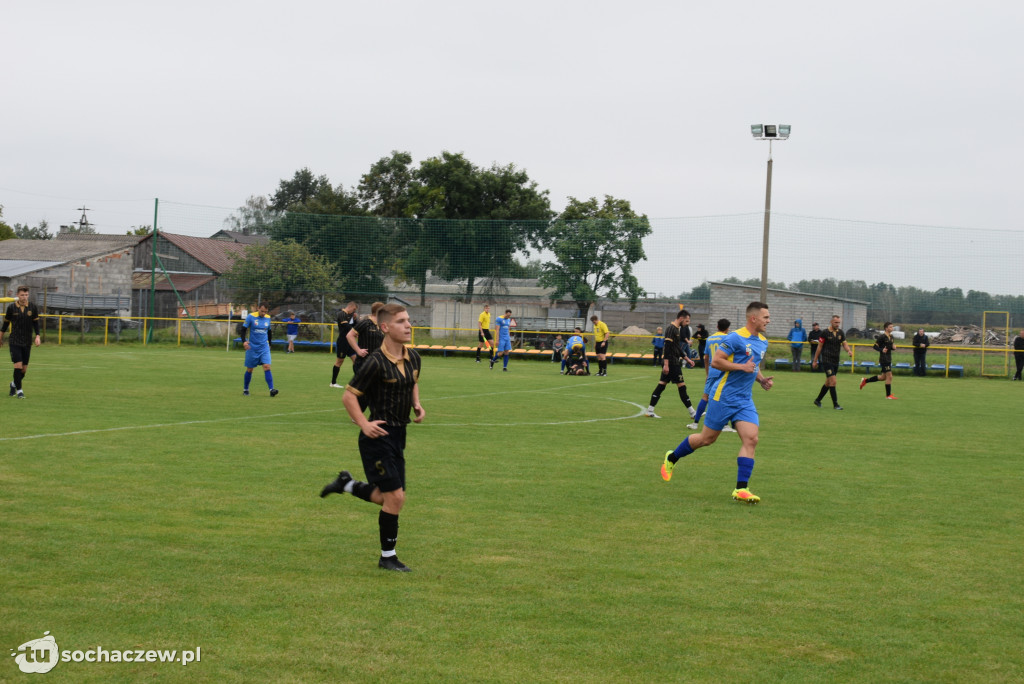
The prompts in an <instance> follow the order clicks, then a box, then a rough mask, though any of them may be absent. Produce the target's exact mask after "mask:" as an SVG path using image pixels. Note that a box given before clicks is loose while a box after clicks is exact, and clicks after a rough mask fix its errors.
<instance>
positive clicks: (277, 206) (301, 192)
mask: <svg viewBox="0 0 1024 684" xmlns="http://www.w3.org/2000/svg"><path fill="white" fill-rule="evenodd" d="M325 187H327V188H330V187H331V182H330V181H329V180H328V179H327V176H324V175H320V176H314V175H313V172H312V171H310V170H309V167H303V168H301V169H299V170H298V171H296V172H295V175H294V176H292V178H291V179H290V180H282V181H281V182H280V183H279V184H278V186H277V191H275V192H274V194H273V195H270V197H269V198H268V199H269V201H270V208H271V209H273V210H274V211H286V210H288V209H291V208H292V206H293V205H296V204H305V203H307V202H309V200H311V199H312V198H313V197H315V196H316V195H317V194H318V193H319V192H320V191H321V190H323V189H324V188H325Z"/></svg>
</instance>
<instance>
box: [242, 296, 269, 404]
mask: <svg viewBox="0 0 1024 684" xmlns="http://www.w3.org/2000/svg"><path fill="white" fill-rule="evenodd" d="M271 320H272V319H271V318H270V314H268V313H267V304H266V302H261V303H260V305H259V307H258V310H257V312H256V313H254V314H253V313H250V314H249V315H248V316H246V317H245V323H243V324H242V346H243V347H245V376H244V381H243V384H242V394H243V395H244V396H249V383H250V382H251V381H252V371H253V369H255V368H256V366H260V365H262V366H263V378H264V379H265V380H266V381H267V387H269V388H270V396H272V397H276V396H277V390H276V389H274V376H273V374H272V373H271V372H270V340H271V333H270V322H271ZM246 333H248V334H249V339H248V340H247V339H245V335H246Z"/></svg>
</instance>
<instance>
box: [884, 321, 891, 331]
mask: <svg viewBox="0 0 1024 684" xmlns="http://www.w3.org/2000/svg"><path fill="white" fill-rule="evenodd" d="M890 325H892V321H886V322H885V323H883V324H882V330H885V329H886V328H888V327H889V326H890Z"/></svg>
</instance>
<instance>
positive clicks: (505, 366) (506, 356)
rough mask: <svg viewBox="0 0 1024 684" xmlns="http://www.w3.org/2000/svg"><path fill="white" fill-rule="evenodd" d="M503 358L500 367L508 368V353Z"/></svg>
mask: <svg viewBox="0 0 1024 684" xmlns="http://www.w3.org/2000/svg"><path fill="white" fill-rule="evenodd" d="M503 358H504V359H505V361H504V365H503V366H502V368H508V354H506V355H505V356H504V357H503Z"/></svg>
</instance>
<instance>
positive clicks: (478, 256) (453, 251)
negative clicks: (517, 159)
mask: <svg viewBox="0 0 1024 684" xmlns="http://www.w3.org/2000/svg"><path fill="white" fill-rule="evenodd" d="M409 208H410V210H411V212H412V213H413V215H415V216H416V217H418V218H420V219H422V220H423V226H424V229H423V230H422V231H421V233H420V235H419V236H418V247H419V249H418V251H417V254H418V258H419V259H420V260H421V263H432V264H433V267H434V268H436V269H437V272H438V274H439V275H441V277H443V278H446V279H449V280H461V279H465V280H466V290H465V301H466V302H471V301H472V300H473V295H474V291H475V289H476V281H477V280H478V279H480V278H489V279H490V280H491V282H492V284H493V283H496V282H499V281H500V280H501V279H502V278H506V277H509V275H510V273H512V272H514V271H515V269H516V267H517V266H518V263H517V262H516V261H515V258H514V257H515V254H516V252H519V251H523V252H527V251H528V249H529V247H530V245H531V244H532V243H534V242H536V241H537V239H538V236H539V235H541V234H542V233H543V229H544V228H546V226H547V222H548V221H549V220H550V219H551V217H552V216H553V215H554V214H553V212H552V211H551V202H550V199H549V197H548V191H547V190H540V189H538V187H537V183H536V182H535V181H532V180H531V179H530V177H529V175H528V174H527V173H526V171H524V170H521V169H517V168H516V167H515V166H514V165H512V164H509V165H507V166H499V165H498V164H493V165H492V166H491V167H490V168H488V169H482V168H479V167H477V166H476V165H474V164H473V163H472V162H470V161H469V160H468V159H466V158H465V156H463V155H462V154H461V153H458V154H457V153H453V152H447V151H446V152H442V153H441V156H439V157H431V158H430V159H425V160H424V161H423V162H421V163H420V166H419V168H417V169H416V171H415V172H414V174H413V182H412V187H411V192H410V205H409ZM451 219H455V220H451Z"/></svg>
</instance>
